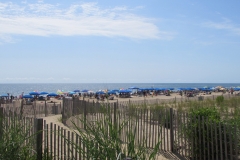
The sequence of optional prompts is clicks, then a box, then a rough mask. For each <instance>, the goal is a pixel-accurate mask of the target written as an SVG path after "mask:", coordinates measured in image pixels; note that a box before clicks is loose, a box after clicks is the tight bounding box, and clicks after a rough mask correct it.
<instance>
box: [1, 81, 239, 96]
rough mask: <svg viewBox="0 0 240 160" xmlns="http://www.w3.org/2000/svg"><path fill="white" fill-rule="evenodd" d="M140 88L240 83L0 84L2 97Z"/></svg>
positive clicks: (230, 85)
mask: <svg viewBox="0 0 240 160" xmlns="http://www.w3.org/2000/svg"><path fill="white" fill-rule="evenodd" d="M133 86H135V87H139V88H150V87H154V88H175V89H177V88H187V87H192V88H200V87H205V86H208V87H216V86H223V87H226V88H230V87H238V86H240V83H25V84H23V83H19V84H16V83H15V84H12V83H11V84H10V83H9V84H0V95H1V94H6V93H10V94H12V95H14V96H19V95H20V94H21V93H22V92H24V94H28V93H29V92H32V91H38V92H42V91H45V92H55V93H56V92H57V90H62V91H64V92H68V91H73V90H76V89H78V90H84V89H87V90H92V91H98V90H106V89H108V90H112V89H128V88H129V87H133Z"/></svg>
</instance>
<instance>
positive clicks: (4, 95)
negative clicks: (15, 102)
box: [0, 94, 9, 97]
mask: <svg viewBox="0 0 240 160" xmlns="http://www.w3.org/2000/svg"><path fill="white" fill-rule="evenodd" d="M0 97H9V95H8V94H2V95H1V96H0Z"/></svg>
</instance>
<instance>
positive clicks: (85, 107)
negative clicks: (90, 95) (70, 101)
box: [83, 101, 87, 129]
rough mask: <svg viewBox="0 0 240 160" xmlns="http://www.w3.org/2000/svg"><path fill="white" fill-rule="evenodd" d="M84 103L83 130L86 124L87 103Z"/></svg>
mask: <svg viewBox="0 0 240 160" xmlns="http://www.w3.org/2000/svg"><path fill="white" fill-rule="evenodd" d="M83 102H84V110H83V112H84V124H83V125H84V129H86V123H87V101H83Z"/></svg>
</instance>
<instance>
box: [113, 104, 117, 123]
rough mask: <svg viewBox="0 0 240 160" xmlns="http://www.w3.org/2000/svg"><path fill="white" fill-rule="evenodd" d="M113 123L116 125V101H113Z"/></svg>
mask: <svg viewBox="0 0 240 160" xmlns="http://www.w3.org/2000/svg"><path fill="white" fill-rule="evenodd" d="M113 116H114V117H113V120H114V125H115V127H117V103H116V102H114V115H113Z"/></svg>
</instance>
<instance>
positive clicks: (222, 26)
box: [203, 18, 240, 36]
mask: <svg viewBox="0 0 240 160" xmlns="http://www.w3.org/2000/svg"><path fill="white" fill-rule="evenodd" d="M223 19H224V21H223V22H212V21H208V22H205V23H203V26H204V27H209V28H214V29H219V30H226V31H228V32H231V33H233V34H235V35H237V36H239V35H240V27H239V25H238V26H236V25H234V24H233V23H232V22H231V20H229V19H227V18H223Z"/></svg>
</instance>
